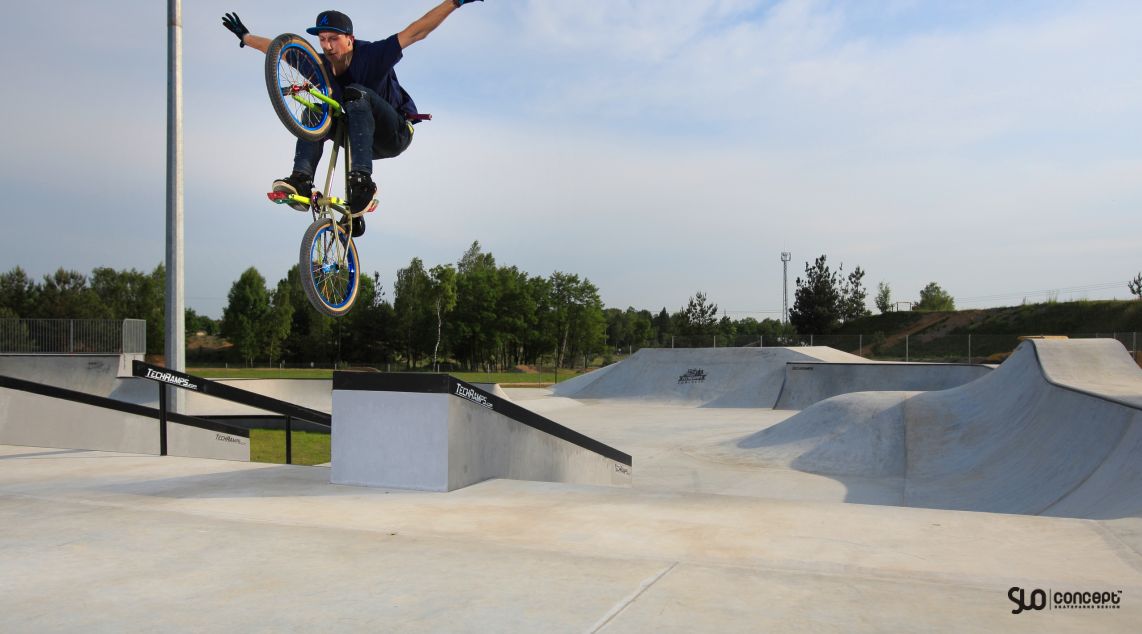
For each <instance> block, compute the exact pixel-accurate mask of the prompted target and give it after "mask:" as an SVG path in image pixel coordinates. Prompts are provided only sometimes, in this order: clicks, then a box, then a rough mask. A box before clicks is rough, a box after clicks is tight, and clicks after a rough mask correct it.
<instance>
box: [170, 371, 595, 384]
mask: <svg viewBox="0 0 1142 634" xmlns="http://www.w3.org/2000/svg"><path fill="white" fill-rule="evenodd" d="M187 373H188V374H193V375H194V376H200V377H202V378H205V379H332V378H333V370H330V369H319V368H314V369H309V368H286V369H277V368H189V369H188V370H187ZM449 374H451V375H452V376H454V377H456V378H458V379H460V380H461V381H467V382H469V383H554V382H555V379H556V375H555V373H554V372H539V373H534V372H449ZM578 375H579V373H578V372H573V371H571V370H560V371H559V376H558V378H559V380H560V381H565V380H567V379H570V378H574V377H576V376H578Z"/></svg>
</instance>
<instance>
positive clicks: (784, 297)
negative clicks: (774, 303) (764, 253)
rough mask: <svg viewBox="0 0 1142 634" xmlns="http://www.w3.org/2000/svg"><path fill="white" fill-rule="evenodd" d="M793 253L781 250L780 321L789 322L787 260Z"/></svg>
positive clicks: (791, 257) (790, 258)
mask: <svg viewBox="0 0 1142 634" xmlns="http://www.w3.org/2000/svg"><path fill="white" fill-rule="evenodd" d="M792 259H793V254H792V253H790V252H788V251H782V252H781V269H782V278H781V323H782V324H787V323H789V260H792Z"/></svg>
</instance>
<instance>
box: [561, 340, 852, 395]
mask: <svg viewBox="0 0 1142 634" xmlns="http://www.w3.org/2000/svg"><path fill="white" fill-rule="evenodd" d="M858 360H861V357H858V356H856V355H854V354H849V353H847V352H841V351H839V350H835V349H833V348H827V347H823V346H816V347H804V348H667V349H660V348H643V349H642V350H639V351H638V352H636V353H635V354H634V355H633V356H631V357H630V358H628V359H626V360H624V361H622V362H620V363H616V364H614V365H612V366H608V367H607V368H604V370H605V372H603V373H602V374H600V375H599V376H598V377H596V378H594V379H593V380H590V381H587V379H588V378H589V377H591V375H593V374H596V373H598V372H601V371H596V372H592V373H591V374H588V375H585V376H583V377H578V378H577V379H576V380H577V381H578V380H582V382H581V383H580V384H579V385H578V386H575V387H578V389H573V387H572V386H563V387H562V389H560V390H558V391H556V394H557V395H559V396H569V397H572V398H577V399H628V400H639V401H650V402H656V403H663V404H672V405H688V406H691V407H773V405H774V403H776V401H777V397H778V394H779V393H780V391H781V384H782V381H783V380H784V377H785V364H787V363H796V362H812V361H829V362H846V361H847V362H853V361H858Z"/></svg>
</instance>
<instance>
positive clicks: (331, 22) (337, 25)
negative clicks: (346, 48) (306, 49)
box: [305, 11, 353, 35]
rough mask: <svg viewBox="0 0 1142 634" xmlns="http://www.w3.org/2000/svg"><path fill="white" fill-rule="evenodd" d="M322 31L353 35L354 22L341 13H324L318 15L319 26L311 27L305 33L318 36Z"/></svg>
mask: <svg viewBox="0 0 1142 634" xmlns="http://www.w3.org/2000/svg"><path fill="white" fill-rule="evenodd" d="M322 31H333V32H335V33H344V34H345V35H352V34H353V21H352V20H350V19H349V16H347V15H345V14H344V13H341V12H340V11H322V12H321V13H318V14H317V24H315V25H314V26H311V27H309V28H308V29H306V30H305V32H306V33H309V34H310V35H317V34H318V33H321V32H322Z"/></svg>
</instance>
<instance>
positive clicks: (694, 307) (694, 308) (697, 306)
mask: <svg viewBox="0 0 1142 634" xmlns="http://www.w3.org/2000/svg"><path fill="white" fill-rule="evenodd" d="M682 318H683V324H684V326H683V330H682V331H683V332H684V333H685V334H687V335H708V334H711V333H712V332H713V331H714V327H715V325H717V323H718V305H717V304H711V303H708V301H707V298H706V294H705V293H703V292H702V291H698V292H697V293H694V295H693V296H691V297H690V300H689V301H688V302H687V303H686V308H684V309H682Z"/></svg>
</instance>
